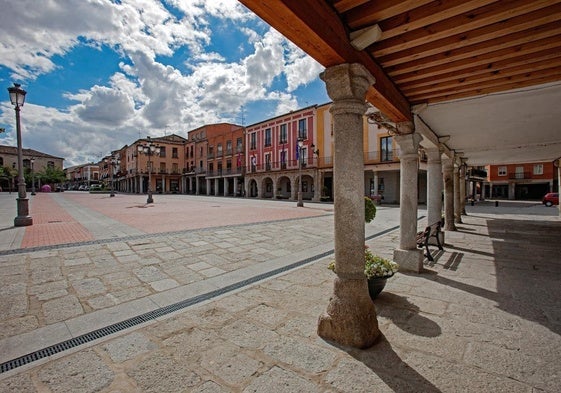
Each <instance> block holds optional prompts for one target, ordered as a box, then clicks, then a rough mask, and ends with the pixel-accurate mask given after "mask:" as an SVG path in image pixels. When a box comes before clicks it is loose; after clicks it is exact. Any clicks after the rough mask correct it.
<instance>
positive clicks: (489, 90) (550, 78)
mask: <svg viewBox="0 0 561 393" xmlns="http://www.w3.org/2000/svg"><path fill="white" fill-rule="evenodd" d="M560 78H561V73H559V74H558V75H551V76H548V77H543V78H537V79H528V80H525V81H519V82H517V83H512V84H510V85H504V86H495V87H492V88H481V89H477V90H473V91H467V92H463V93H451V94H448V95H446V96H440V97H433V98H431V99H429V100H421V101H418V102H414V104H425V103H429V104H434V103H437V102H444V101H451V100H459V99H462V98H471V97H475V96H482V95H486V94H493V93H498V92H504V91H507V90H514V89H521V88H523V87H529V86H538V85H543V84H546V83H551V82H558V81H559V79H560Z"/></svg>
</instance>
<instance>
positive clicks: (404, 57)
mask: <svg viewBox="0 0 561 393" xmlns="http://www.w3.org/2000/svg"><path fill="white" fill-rule="evenodd" d="M560 20H561V4H558V5H556V6H553V7H550V8H547V9H540V10H537V11H534V12H531V13H529V14H526V15H520V16H517V17H515V18H511V19H508V20H505V21H502V22H500V23H495V24H493V25H489V26H485V27H482V28H480V29H476V30H472V31H469V32H467V33H465V34H464V33H462V34H457V35H455V36H451V37H447V38H444V39H441V40H438V41H433V42H430V43H428V44H424V45H419V46H417V47H415V48H411V49H408V50H404V51H400V52H396V53H392V54H391V55H388V56H383V57H379V58H378V59H377V60H378V62H379V63H380V64H383V65H384V66H386V67H390V66H394V65H397V64H402V63H406V62H408V61H412V60H417V59H421V58H425V57H431V56H434V55H437V54H441V53H443V52H447V51H451V50H455V49H459V48H463V47H466V46H470V45H475V44H478V43H481V42H486V41H491V40H493V39H497V38H499V37H504V36H506V35H509V34H515V33H517V32H521V31H527V30H529V29H531V28H533V27H535V26H539V25H544V24H548V23H552V22H554V23H556V24H557V23H559V21H560Z"/></svg>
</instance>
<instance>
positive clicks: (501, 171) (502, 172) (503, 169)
mask: <svg viewBox="0 0 561 393" xmlns="http://www.w3.org/2000/svg"><path fill="white" fill-rule="evenodd" d="M498 170H499V172H498V174H499V176H506V166H500V167H499V168H498Z"/></svg>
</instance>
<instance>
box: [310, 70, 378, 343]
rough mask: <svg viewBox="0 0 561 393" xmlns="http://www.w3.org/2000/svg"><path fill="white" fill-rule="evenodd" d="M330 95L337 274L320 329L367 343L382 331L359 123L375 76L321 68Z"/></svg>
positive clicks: (335, 336)
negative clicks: (370, 278) (368, 270)
mask: <svg viewBox="0 0 561 393" xmlns="http://www.w3.org/2000/svg"><path fill="white" fill-rule="evenodd" d="M321 78H322V79H323V80H324V81H325V84H326V87H327V93H328V95H329V97H330V98H331V99H332V100H333V104H332V106H331V109H330V112H331V114H332V115H333V125H334V146H335V149H334V150H335V151H334V166H333V178H334V180H333V184H334V193H335V202H334V207H335V208H334V211H335V261H336V262H335V263H336V267H335V268H336V274H337V278H336V279H335V281H334V290H333V296H332V297H331V299H330V301H329V305H328V306H327V311H326V312H325V313H324V314H322V315H321V316H320V317H319V321H318V335H319V336H320V337H323V338H324V339H326V340H332V341H335V342H337V343H338V344H341V345H348V346H352V347H357V348H367V347H370V346H371V345H373V344H374V341H375V340H376V338H377V337H378V335H379V333H380V331H379V329H378V321H377V319H376V309H375V308H374V303H373V302H372V300H371V299H370V297H369V296H368V287H367V284H366V278H365V276H364V162H363V149H362V146H363V140H362V125H363V115H364V113H365V111H366V105H365V97H366V92H367V90H368V88H369V87H370V86H371V85H372V84H373V83H374V78H373V77H372V75H370V73H369V72H368V71H367V70H366V68H365V67H364V66H362V65H359V64H341V65H338V66H334V67H330V68H328V69H326V70H325V72H324V73H322V74H321Z"/></svg>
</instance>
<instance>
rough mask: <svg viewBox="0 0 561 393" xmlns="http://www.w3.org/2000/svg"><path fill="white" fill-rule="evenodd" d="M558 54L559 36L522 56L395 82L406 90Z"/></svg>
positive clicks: (546, 59)
mask: <svg viewBox="0 0 561 393" xmlns="http://www.w3.org/2000/svg"><path fill="white" fill-rule="evenodd" d="M559 56H561V37H559V40H558V41H557V42H555V46H554V47H553V48H552V49H547V50H542V51H538V52H535V53H534V52H532V53H529V54H526V55H524V56H517V57H514V58H511V59H505V60H502V61H494V62H486V63H485V64H482V65H476V66H474V67H467V68H463V69H459V70H456V71H452V72H447V73H444V74H439V75H431V76H429V77H426V78H424V77H423V78H421V75H419V78H416V79H412V80H407V81H405V82H404V83H400V81H398V80H396V83H397V84H398V86H399V88H400V89H401V91H403V92H407V91H410V90H414V89H417V88H419V87H423V86H430V85H432V84H434V83H442V82H447V81H454V80H458V79H461V78H467V77H470V76H475V75H480V74H487V73H490V72H498V71H500V70H503V69H507V68H510V67H518V66H521V67H524V66H525V65H526V64H530V63H533V62H547V61H549V60H551V59H557V58H559Z"/></svg>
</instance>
